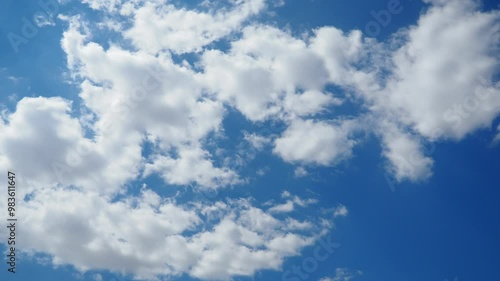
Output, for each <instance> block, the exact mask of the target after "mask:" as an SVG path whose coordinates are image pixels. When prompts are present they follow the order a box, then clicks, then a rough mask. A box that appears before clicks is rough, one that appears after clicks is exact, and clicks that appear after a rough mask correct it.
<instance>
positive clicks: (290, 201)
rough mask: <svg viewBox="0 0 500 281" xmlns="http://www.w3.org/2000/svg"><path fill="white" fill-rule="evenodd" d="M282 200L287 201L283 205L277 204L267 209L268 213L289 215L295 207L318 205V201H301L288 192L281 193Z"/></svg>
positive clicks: (311, 199)
mask: <svg viewBox="0 0 500 281" xmlns="http://www.w3.org/2000/svg"><path fill="white" fill-rule="evenodd" d="M281 197H282V198H285V199H287V201H286V202H285V203H282V204H277V205H274V206H272V207H271V208H269V209H268V212H270V213H289V212H292V211H294V210H295V206H299V207H307V206H309V205H311V204H316V203H318V200H316V199H313V198H308V199H302V198H300V197H299V196H297V195H293V196H292V195H291V194H290V192H288V191H286V190H285V191H283V193H282V194H281Z"/></svg>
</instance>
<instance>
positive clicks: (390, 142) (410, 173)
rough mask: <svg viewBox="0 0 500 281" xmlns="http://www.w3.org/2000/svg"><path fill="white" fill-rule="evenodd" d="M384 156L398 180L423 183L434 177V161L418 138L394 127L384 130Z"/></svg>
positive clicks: (385, 127)
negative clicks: (427, 154)
mask: <svg viewBox="0 0 500 281" xmlns="http://www.w3.org/2000/svg"><path fill="white" fill-rule="evenodd" d="M382 131H383V132H382V142H383V155H384V156H385V157H386V158H387V159H388V160H389V167H388V169H389V171H390V172H391V174H393V175H394V177H395V178H396V180H398V181H401V180H403V179H409V180H411V181H421V180H425V179H427V178H429V177H430V176H431V175H432V166H433V164H434V160H432V158H430V157H428V156H426V155H425V153H424V147H423V145H422V144H421V140H420V138H419V137H418V136H415V135H411V134H409V133H405V132H403V131H402V130H401V129H399V128H397V127H396V126H394V125H387V126H384V127H383V129H382Z"/></svg>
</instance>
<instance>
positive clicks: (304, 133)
mask: <svg viewBox="0 0 500 281" xmlns="http://www.w3.org/2000/svg"><path fill="white" fill-rule="evenodd" d="M354 144H355V142H354V141H353V140H350V139H349V135H348V133H347V132H346V131H345V130H344V129H343V128H342V127H340V126H338V125H331V124H328V123H326V122H323V121H318V122H314V121H311V120H305V121H304V120H294V121H292V124H291V125H290V127H289V128H288V129H287V130H286V131H285V132H284V133H283V135H282V136H281V137H280V138H278V139H276V141H275V147H274V153H275V154H277V155H279V156H280V157H281V158H283V160H285V161H287V162H296V163H304V164H318V165H331V164H335V163H338V162H339V161H342V160H345V159H347V158H349V157H350V156H351V154H352V148H353V146H354Z"/></svg>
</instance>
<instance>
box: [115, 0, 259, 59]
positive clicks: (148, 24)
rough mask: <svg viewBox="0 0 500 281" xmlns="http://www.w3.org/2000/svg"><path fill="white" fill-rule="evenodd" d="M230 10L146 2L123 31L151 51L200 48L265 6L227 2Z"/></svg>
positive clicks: (256, 0)
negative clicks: (202, 8)
mask: <svg viewBox="0 0 500 281" xmlns="http://www.w3.org/2000/svg"><path fill="white" fill-rule="evenodd" d="M229 3H232V4H233V7H231V8H230V9H220V10H219V11H217V12H215V11H210V12H201V11H195V10H187V9H182V8H181V9H179V8H176V7H175V6H174V5H171V4H165V3H161V2H160V3H159V5H157V4H154V3H146V4H145V5H144V6H142V7H139V8H138V9H136V10H135V11H134V12H133V13H134V24H133V26H132V28H131V29H129V30H127V31H126V32H125V33H124V34H125V36H126V38H128V39H130V40H132V42H133V44H134V45H135V46H136V47H138V48H140V49H142V50H148V51H149V52H152V53H158V52H161V51H162V50H171V51H173V52H175V53H185V52H193V51H200V50H201V48H202V47H204V46H205V45H207V44H210V43H211V42H213V41H215V40H217V39H219V38H221V37H223V36H226V35H228V34H230V33H231V32H232V31H234V30H236V29H237V28H239V27H240V26H241V24H242V23H243V22H244V21H245V20H247V19H248V18H249V17H251V16H253V15H256V14H258V13H260V12H261V11H262V10H263V9H264V8H265V1H264V0H248V1H229ZM159 34H161V36H158V35H159Z"/></svg>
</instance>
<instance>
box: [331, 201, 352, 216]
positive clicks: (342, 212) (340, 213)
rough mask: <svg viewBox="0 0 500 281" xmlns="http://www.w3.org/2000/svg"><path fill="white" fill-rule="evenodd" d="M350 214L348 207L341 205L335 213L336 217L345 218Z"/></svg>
mask: <svg viewBox="0 0 500 281" xmlns="http://www.w3.org/2000/svg"><path fill="white" fill-rule="evenodd" d="M348 213H349V210H347V207H346V206H344V205H342V204H340V206H338V207H337V208H336V209H335V211H334V212H333V216H334V217H345V216H347V214H348Z"/></svg>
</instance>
